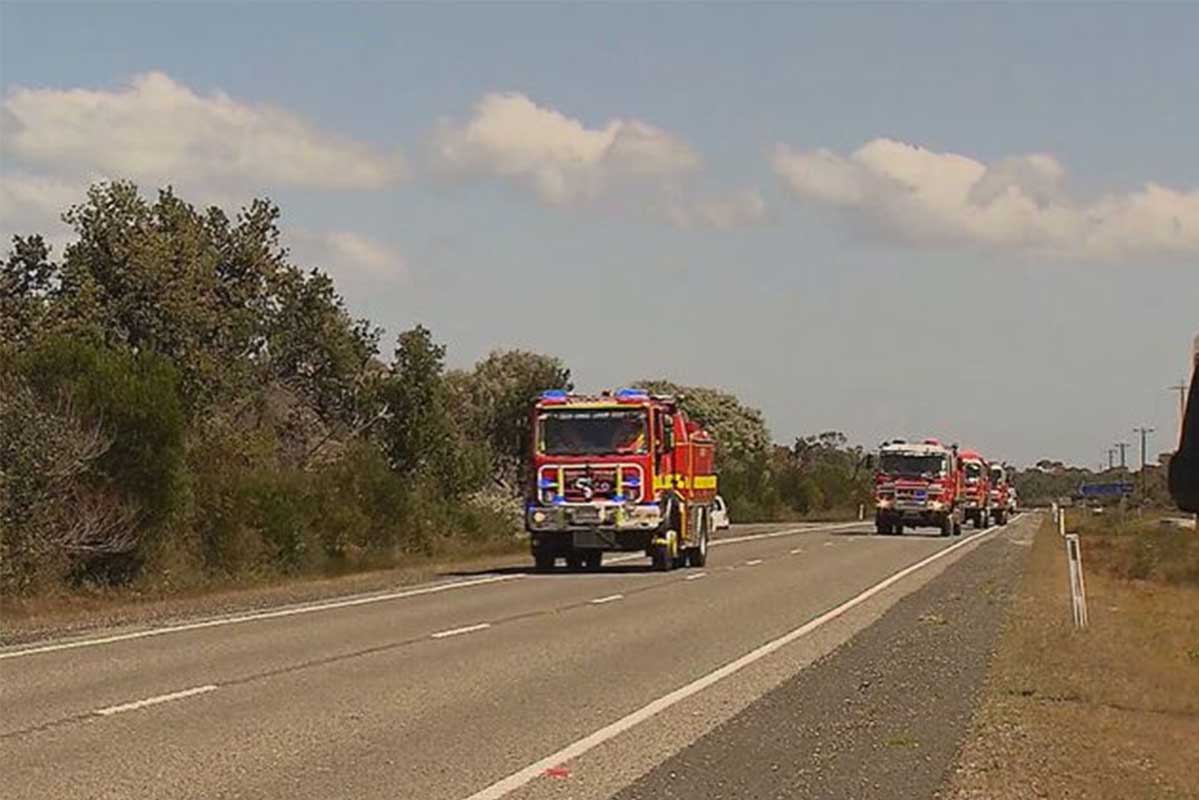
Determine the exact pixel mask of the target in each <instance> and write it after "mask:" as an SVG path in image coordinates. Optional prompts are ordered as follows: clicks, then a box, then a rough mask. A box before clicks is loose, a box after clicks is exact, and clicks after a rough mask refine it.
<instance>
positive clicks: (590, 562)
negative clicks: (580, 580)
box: [583, 550, 604, 572]
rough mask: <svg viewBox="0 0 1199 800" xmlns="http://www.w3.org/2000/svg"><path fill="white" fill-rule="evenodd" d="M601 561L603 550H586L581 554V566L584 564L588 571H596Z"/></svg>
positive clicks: (602, 561)
mask: <svg viewBox="0 0 1199 800" xmlns="http://www.w3.org/2000/svg"><path fill="white" fill-rule="evenodd" d="M603 563H604V551H603V550H588V551H587V553H586V554H585V555H584V556H583V566H585V567H586V568H587V570H588V571H589V572H595V571H597V570H598V569H599V568H600V566H601V565H602V564H603Z"/></svg>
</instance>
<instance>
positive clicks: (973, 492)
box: [872, 439, 1016, 536]
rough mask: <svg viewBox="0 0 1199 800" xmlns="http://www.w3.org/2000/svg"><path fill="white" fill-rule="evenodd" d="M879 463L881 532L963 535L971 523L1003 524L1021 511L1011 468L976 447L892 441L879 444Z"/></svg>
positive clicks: (876, 480) (876, 517) (877, 488)
mask: <svg viewBox="0 0 1199 800" xmlns="http://www.w3.org/2000/svg"><path fill="white" fill-rule="evenodd" d="M872 461H874V460H873V459H872ZM874 463H875V465H876V469H875V475H874V505H875V512H874V521H875V529H876V530H877V531H878V533H880V534H900V533H903V530H904V527H911V528H937V529H938V530H940V532H941V535H942V536H958V535H960V534H961V532H962V525H963V523H965V522H970V523H971V524H973V525H974V527H975V528H983V527H985V526H986V525H988V524H990V523H991V522H993V523H994V524H996V525H1003V524H1005V523H1006V522H1007V517H1008V514H1010V513H1012V512H1013V511H1014V510H1015V503H1016V495H1015V491H1014V490H1013V489H1012V487H1011V486H1010V485H1009V483H1008V479H1007V470H1006V468H1005V467H1004V466H1003V465H1001V464H991V463H988V462H987V460H986V459H985V458H984V457H983V456H982V454H980V453H978V452H976V451H974V450H963V449H960V448H959V447H958V446H957V445H952V446H948V447H947V446H945V445H943V444H942V443H941V442H940V441H939V440H937V439H924V440H923V441H920V442H909V441H907V440H905V439H892V440H891V441H889V442H884V443H883V445H882V447H880V448H879V453H878V458H877V461H874Z"/></svg>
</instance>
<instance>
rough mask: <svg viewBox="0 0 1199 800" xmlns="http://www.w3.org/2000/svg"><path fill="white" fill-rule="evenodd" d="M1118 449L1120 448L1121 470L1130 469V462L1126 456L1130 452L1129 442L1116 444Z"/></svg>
mask: <svg viewBox="0 0 1199 800" xmlns="http://www.w3.org/2000/svg"><path fill="white" fill-rule="evenodd" d="M1116 447H1119V448H1120V469H1128V460H1127V459H1126V458H1125V456H1124V454H1125V453H1126V452H1127V451H1128V442H1116Z"/></svg>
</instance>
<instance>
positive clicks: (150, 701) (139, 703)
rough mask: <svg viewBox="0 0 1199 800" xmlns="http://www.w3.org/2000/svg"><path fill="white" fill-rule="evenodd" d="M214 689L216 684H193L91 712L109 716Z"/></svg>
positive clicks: (205, 692) (99, 715) (206, 692)
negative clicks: (192, 685)
mask: <svg viewBox="0 0 1199 800" xmlns="http://www.w3.org/2000/svg"><path fill="white" fill-rule="evenodd" d="M216 690H217V686H216V684H215V683H210V684H207V685H205V686H195V687H193V688H191V689H184V690H183V691H180V692H171V693H170V694H160V695H156V696H154V697H147V698H146V699H145V700H134V701H133V702H132V703H121V704H120V705H116V706H107V707H106V708H97V709H96V710H95V711H93V712H92V713H93V714H95V715H96V716H97V717H111V716H112V715H113V714H121V713H124V712H126V711H137V710H138V709H139V708H146V707H147V706H156V705H158V704H159V703H169V702H171V701H172V700H182V699H184V698H186V697H195V696H196V695H198V694H208V693H209V692H215V691H216Z"/></svg>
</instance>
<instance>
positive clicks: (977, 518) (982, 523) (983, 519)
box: [974, 511, 987, 530]
mask: <svg viewBox="0 0 1199 800" xmlns="http://www.w3.org/2000/svg"><path fill="white" fill-rule="evenodd" d="M986 526H987V515H986V514H984V513H983V512H982V511H980V512H978V513H977V514H975V515H974V529H975V530H978V529H979V528H985V527H986Z"/></svg>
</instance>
